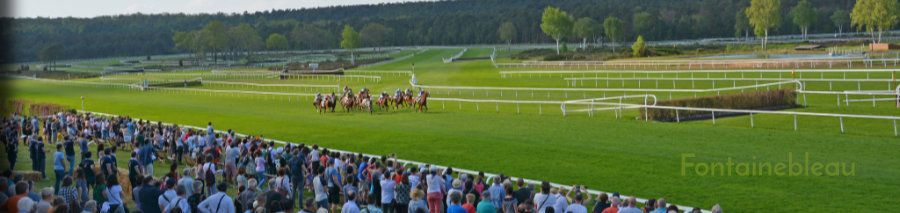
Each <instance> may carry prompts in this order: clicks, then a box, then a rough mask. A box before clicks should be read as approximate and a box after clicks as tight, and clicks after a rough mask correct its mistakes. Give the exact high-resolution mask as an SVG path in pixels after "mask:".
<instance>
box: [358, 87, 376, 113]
mask: <svg viewBox="0 0 900 213" xmlns="http://www.w3.org/2000/svg"><path fill="white" fill-rule="evenodd" d="M356 101H357V103H356V106H357V107H359V109H361V110H366V111H369V113H372V96H370V95H369V90H366V89H363V90H361V91H359V95H357V98H356Z"/></svg>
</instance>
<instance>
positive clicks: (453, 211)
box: [447, 204, 468, 213]
mask: <svg viewBox="0 0 900 213" xmlns="http://www.w3.org/2000/svg"><path fill="white" fill-rule="evenodd" d="M447 213H468V212H466V209H464V208H463V207H462V206H460V205H459V204H453V205H450V208H447Z"/></svg>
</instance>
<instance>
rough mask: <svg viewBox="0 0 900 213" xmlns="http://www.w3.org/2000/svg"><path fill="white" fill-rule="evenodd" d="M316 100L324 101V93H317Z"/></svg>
mask: <svg viewBox="0 0 900 213" xmlns="http://www.w3.org/2000/svg"><path fill="white" fill-rule="evenodd" d="M315 100H316V101H318V100H322V93H321V92H317V93H316V99H315Z"/></svg>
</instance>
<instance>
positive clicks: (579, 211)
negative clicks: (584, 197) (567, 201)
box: [566, 203, 587, 213]
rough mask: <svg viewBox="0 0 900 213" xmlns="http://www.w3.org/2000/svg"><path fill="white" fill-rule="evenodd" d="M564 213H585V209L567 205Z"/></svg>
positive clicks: (576, 204)
mask: <svg viewBox="0 0 900 213" xmlns="http://www.w3.org/2000/svg"><path fill="white" fill-rule="evenodd" d="M566 213H587V208H585V207H584V205H581V204H578V203H573V204H572V205H569V207H566Z"/></svg>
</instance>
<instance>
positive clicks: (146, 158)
mask: <svg viewBox="0 0 900 213" xmlns="http://www.w3.org/2000/svg"><path fill="white" fill-rule="evenodd" d="M143 134H144V133H143V132H141V133H139V135H143ZM141 138H143V137H141ZM137 142H138V143H141V144H143V146H141V149H140V152H139V153H140V158H139V160H140V162H141V166H142V167H143V168H144V171H143V174H144V175H153V161H154V160H156V159H155V158H156V149H155V148H154V147H153V144H152V143H151V142H150V141H149V140H145V139H141V140H139V141H137Z"/></svg>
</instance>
